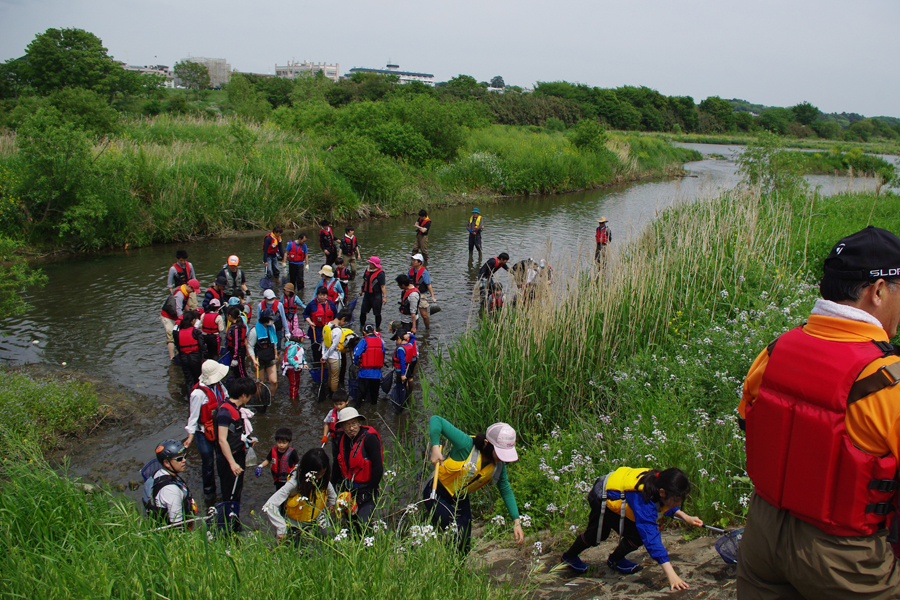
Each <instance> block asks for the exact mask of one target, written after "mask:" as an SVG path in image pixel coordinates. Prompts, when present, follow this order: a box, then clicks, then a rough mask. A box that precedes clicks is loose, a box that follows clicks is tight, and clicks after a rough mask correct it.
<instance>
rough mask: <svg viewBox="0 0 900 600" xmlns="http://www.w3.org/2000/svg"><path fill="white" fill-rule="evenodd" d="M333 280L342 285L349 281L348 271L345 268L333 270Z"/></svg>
mask: <svg viewBox="0 0 900 600" xmlns="http://www.w3.org/2000/svg"><path fill="white" fill-rule="evenodd" d="M334 278H335V279H337V280H338V281H340V282H341V283H342V284H343V283H346V282H347V281H350V269H348V268H347V267H338V268H336V269H335V270H334Z"/></svg>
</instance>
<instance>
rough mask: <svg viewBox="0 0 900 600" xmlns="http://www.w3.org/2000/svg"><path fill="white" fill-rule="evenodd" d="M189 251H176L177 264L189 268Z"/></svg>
mask: <svg viewBox="0 0 900 600" xmlns="http://www.w3.org/2000/svg"><path fill="white" fill-rule="evenodd" d="M187 258H188V255H187V250H176V251H175V262H177V263H178V264H179V265H181V266H182V267H186V266H187V261H188V259H187Z"/></svg>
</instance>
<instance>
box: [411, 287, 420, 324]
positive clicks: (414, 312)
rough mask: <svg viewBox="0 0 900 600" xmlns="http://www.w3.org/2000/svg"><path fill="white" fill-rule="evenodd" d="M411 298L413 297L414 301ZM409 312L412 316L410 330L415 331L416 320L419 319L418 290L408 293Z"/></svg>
mask: <svg viewBox="0 0 900 600" xmlns="http://www.w3.org/2000/svg"><path fill="white" fill-rule="evenodd" d="M413 298H415V302H413ZM409 314H410V317H411V318H412V328H411V329H410V331H411V332H412V333H415V332H416V322H417V321H418V320H419V319H418V318H417V317H418V316H419V292H413V293H412V294H410V295H409Z"/></svg>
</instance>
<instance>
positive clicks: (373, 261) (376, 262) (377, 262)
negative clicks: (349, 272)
mask: <svg viewBox="0 0 900 600" xmlns="http://www.w3.org/2000/svg"><path fill="white" fill-rule="evenodd" d="M366 262H368V263H369V267H368V269H369V270H370V271H377V270H378V269H380V268H381V259H380V258H378V257H377V256H370V257H369V260H368V261H366Z"/></svg>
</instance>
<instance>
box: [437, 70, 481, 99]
mask: <svg viewBox="0 0 900 600" xmlns="http://www.w3.org/2000/svg"><path fill="white" fill-rule="evenodd" d="M443 91H444V92H445V93H447V94H450V95H453V96H457V97H459V98H474V97H476V96H481V95H482V94H484V93H486V92H487V86H486V85H482V84H480V83H478V81H477V80H476V79H475V78H474V77H472V76H471V75H457V76H456V77H454V78H453V79H451V80H450V81H448V82H447V85H446V87H444V88H443Z"/></svg>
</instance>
